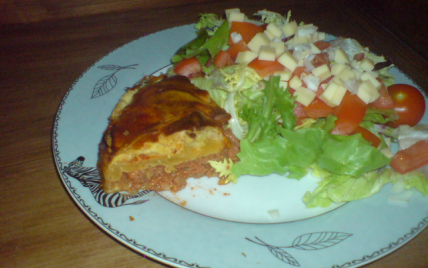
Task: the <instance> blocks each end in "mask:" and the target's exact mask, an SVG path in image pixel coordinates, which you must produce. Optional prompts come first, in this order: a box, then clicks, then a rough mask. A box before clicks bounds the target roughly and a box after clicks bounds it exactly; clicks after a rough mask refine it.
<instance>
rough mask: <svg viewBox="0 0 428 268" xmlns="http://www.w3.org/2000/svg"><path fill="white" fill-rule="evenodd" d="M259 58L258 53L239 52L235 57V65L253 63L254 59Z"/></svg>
mask: <svg viewBox="0 0 428 268" xmlns="http://www.w3.org/2000/svg"><path fill="white" fill-rule="evenodd" d="M258 56H259V54H258V53H256V52H254V51H249V50H247V51H241V52H239V53H238V55H237V56H236V60H235V62H236V63H244V64H246V63H250V62H251V61H253V60H254V59H255V58H257V57H258Z"/></svg>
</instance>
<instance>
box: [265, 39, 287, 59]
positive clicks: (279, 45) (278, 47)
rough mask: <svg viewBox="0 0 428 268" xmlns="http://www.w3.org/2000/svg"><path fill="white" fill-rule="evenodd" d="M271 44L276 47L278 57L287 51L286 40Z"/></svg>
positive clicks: (270, 44)
mask: <svg viewBox="0 0 428 268" xmlns="http://www.w3.org/2000/svg"><path fill="white" fill-rule="evenodd" d="M269 46H271V47H273V48H275V55H276V57H279V56H280V55H281V54H282V53H284V51H285V44H284V42H275V41H273V42H270V43H269Z"/></svg>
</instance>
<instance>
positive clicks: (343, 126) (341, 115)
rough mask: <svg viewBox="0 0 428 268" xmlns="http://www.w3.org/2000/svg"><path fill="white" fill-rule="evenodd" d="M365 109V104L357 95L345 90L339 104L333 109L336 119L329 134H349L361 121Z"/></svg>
mask: <svg viewBox="0 0 428 268" xmlns="http://www.w3.org/2000/svg"><path fill="white" fill-rule="evenodd" d="M366 111H367V104H366V103H365V102H364V101H362V100H361V99H360V98H359V97H358V96H357V95H355V94H351V93H350V92H349V91H347V92H346V94H345V96H344V97H343V99H342V102H341V103H340V105H339V106H337V107H336V108H335V109H334V113H333V114H334V115H335V116H336V117H337V120H336V122H335V127H334V129H332V131H331V134H334V135H349V134H351V133H352V132H353V131H354V130H355V129H356V128H357V127H358V126H359V125H360V123H361V122H362V121H363V119H364V116H365V114H366Z"/></svg>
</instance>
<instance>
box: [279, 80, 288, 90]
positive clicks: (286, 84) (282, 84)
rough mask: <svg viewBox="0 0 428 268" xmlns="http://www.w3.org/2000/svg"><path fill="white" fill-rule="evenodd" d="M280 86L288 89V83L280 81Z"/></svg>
mask: <svg viewBox="0 0 428 268" xmlns="http://www.w3.org/2000/svg"><path fill="white" fill-rule="evenodd" d="M279 86H280V87H282V88H283V89H284V90H286V89H287V88H288V82H286V81H282V80H280V81H279Z"/></svg>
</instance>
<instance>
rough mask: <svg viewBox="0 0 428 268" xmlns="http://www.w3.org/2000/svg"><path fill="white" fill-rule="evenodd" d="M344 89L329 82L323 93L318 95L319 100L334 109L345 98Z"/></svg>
mask: <svg viewBox="0 0 428 268" xmlns="http://www.w3.org/2000/svg"><path fill="white" fill-rule="evenodd" d="M345 93H346V88H345V87H343V86H342V85H340V84H337V83H335V82H331V83H329V84H328V85H327V87H326V88H325V91H324V92H323V93H322V94H321V95H320V97H319V98H320V99H321V100H322V101H324V102H325V103H326V104H327V105H328V106H330V107H336V106H338V105H339V104H340V103H341V102H342V99H343V97H344V96H345Z"/></svg>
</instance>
